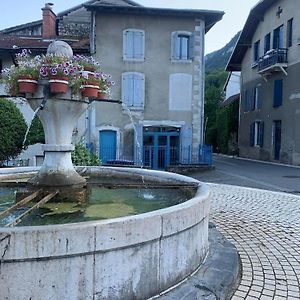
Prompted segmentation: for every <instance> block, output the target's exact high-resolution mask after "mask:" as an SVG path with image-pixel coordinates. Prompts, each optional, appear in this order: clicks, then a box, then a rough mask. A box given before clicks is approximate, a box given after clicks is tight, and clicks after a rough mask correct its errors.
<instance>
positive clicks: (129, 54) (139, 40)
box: [123, 29, 145, 61]
mask: <svg viewBox="0 0 300 300" xmlns="http://www.w3.org/2000/svg"><path fill="white" fill-rule="evenodd" d="M123 59H124V60H135V61H143V60H144V59H145V33H144V31H143V30H136V29H127V30H124V31H123Z"/></svg>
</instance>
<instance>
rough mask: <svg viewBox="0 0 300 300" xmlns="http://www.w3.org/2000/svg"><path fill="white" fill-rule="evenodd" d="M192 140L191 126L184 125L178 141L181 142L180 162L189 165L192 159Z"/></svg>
mask: <svg viewBox="0 0 300 300" xmlns="http://www.w3.org/2000/svg"><path fill="white" fill-rule="evenodd" d="M192 139H193V129H192V125H190V124H186V125H183V126H182V127H181V131H180V140H181V162H182V163H191V162H192V161H191V159H192Z"/></svg>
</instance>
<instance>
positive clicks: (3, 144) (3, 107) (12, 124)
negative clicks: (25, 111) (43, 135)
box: [0, 98, 27, 164]
mask: <svg viewBox="0 0 300 300" xmlns="http://www.w3.org/2000/svg"><path fill="white" fill-rule="evenodd" d="M26 130H27V125H26V122H25V120H24V117H23V115H22V113H21V112H20V110H19V109H18V108H17V106H16V105H15V104H14V103H13V102H11V101H9V100H7V99H1V98H0V164H3V162H5V161H7V160H9V159H12V158H15V157H16V156H18V155H19V154H20V153H21V151H22V150H23V139H24V136H25V133H26Z"/></svg>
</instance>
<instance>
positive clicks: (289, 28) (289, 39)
mask: <svg viewBox="0 0 300 300" xmlns="http://www.w3.org/2000/svg"><path fill="white" fill-rule="evenodd" d="M286 37H287V40H286V46H287V47H291V46H292V45H293V19H290V20H288V23H287V35H286Z"/></svg>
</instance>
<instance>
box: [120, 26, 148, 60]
mask: <svg viewBox="0 0 300 300" xmlns="http://www.w3.org/2000/svg"><path fill="white" fill-rule="evenodd" d="M128 32H130V33H133V34H135V33H141V34H142V43H141V46H142V57H135V54H134V44H133V45H132V48H133V50H132V51H133V54H132V57H131V56H130V55H129V54H127V52H128V49H127V43H126V42H127V37H126V34H127V33H128ZM123 61H135V62H144V61H145V30H142V29H135V28H127V29H124V30H123Z"/></svg>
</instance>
